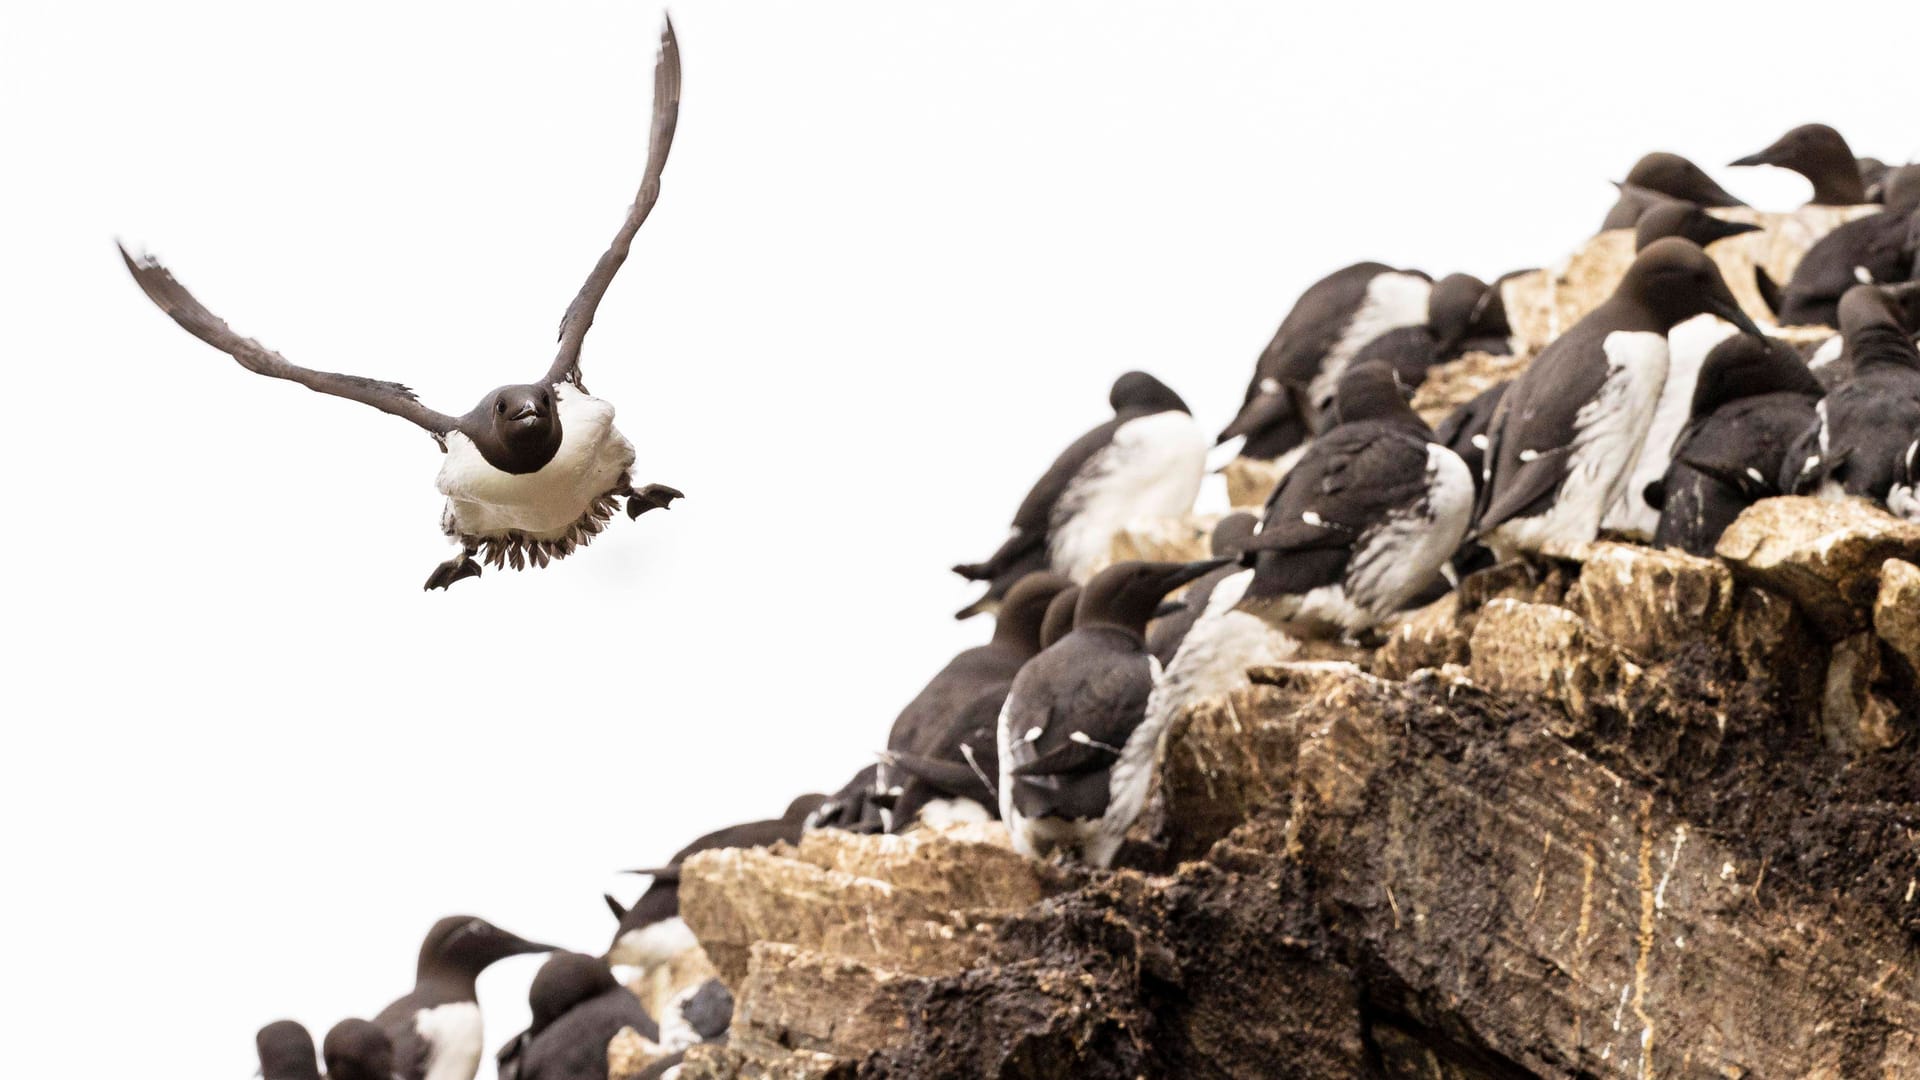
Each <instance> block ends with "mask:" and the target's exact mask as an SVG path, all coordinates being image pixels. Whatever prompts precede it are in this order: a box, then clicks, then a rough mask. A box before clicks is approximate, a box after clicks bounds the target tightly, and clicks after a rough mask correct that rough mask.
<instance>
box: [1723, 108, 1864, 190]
mask: <svg viewBox="0 0 1920 1080" xmlns="http://www.w3.org/2000/svg"><path fill="white" fill-rule="evenodd" d="M1732 164H1734V165H1775V166H1778V167H1780V168H1782V169H1792V170H1793V171H1794V172H1797V173H1799V174H1800V175H1801V176H1804V177H1806V178H1807V179H1808V180H1811V181H1813V201H1814V202H1816V203H1825V204H1828V205H1837V204H1853V203H1863V202H1866V201H1867V186H1866V184H1865V183H1863V182H1862V181H1861V179H1860V163H1859V162H1858V161H1857V160H1856V159H1855V158H1854V156H1853V148H1852V147H1850V146H1848V145H1847V140H1845V139H1843V138H1841V137H1840V133H1839V132H1837V131H1835V130H1833V129H1832V128H1830V127H1828V126H1827V125H1825V124H1801V125H1800V126H1799V127H1797V128H1794V129H1793V130H1792V131H1789V132H1787V133H1786V134H1785V135H1782V136H1780V137H1779V138H1778V139H1775V140H1774V141H1773V145H1772V146H1769V147H1767V148H1766V149H1765V150H1762V151H1760V152H1759V153H1757V154H1748V155H1747V156H1746V157H1743V158H1741V159H1740V160H1738V161H1735V162H1733V163H1732Z"/></svg>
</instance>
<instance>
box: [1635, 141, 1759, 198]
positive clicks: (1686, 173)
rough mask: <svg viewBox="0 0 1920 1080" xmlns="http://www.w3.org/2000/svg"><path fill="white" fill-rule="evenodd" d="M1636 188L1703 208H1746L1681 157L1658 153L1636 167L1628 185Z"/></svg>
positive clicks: (1642, 159) (1646, 157) (1704, 173)
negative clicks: (1694, 203) (1692, 203)
mask: <svg viewBox="0 0 1920 1080" xmlns="http://www.w3.org/2000/svg"><path fill="white" fill-rule="evenodd" d="M1626 182H1627V183H1628V184H1629V185H1632V186H1633V187H1641V188H1646V189H1648V190H1649V191H1657V192H1659V193H1660V194H1662V195H1665V196H1667V197H1668V198H1670V199H1685V200H1687V201H1688V202H1696V203H1699V204H1700V205H1702V206H1745V205H1746V203H1743V202H1741V201H1740V200H1739V199H1736V198H1734V197H1733V196H1732V195H1729V194H1728V193H1727V191H1726V189H1724V188H1722V187H1721V186H1720V185H1719V184H1716V183H1714V182H1713V177H1711V176H1708V175H1707V174H1706V172H1705V171H1703V170H1702V169H1701V168H1700V166H1698V165H1695V164H1694V163H1693V162H1691V161H1688V160H1687V159H1686V158H1683V157H1681V156H1680V155H1679V154H1669V153H1666V152H1664V151H1655V152H1653V153H1651V154H1648V155H1646V156H1645V157H1643V158H1641V159H1640V160H1639V161H1636V162H1634V163H1633V168H1632V169H1631V170H1629V171H1628V172H1627V181H1626Z"/></svg>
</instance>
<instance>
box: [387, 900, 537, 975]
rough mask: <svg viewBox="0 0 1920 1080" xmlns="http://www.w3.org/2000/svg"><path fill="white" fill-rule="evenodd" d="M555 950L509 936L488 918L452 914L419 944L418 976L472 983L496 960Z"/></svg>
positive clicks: (515, 936)
mask: <svg viewBox="0 0 1920 1080" xmlns="http://www.w3.org/2000/svg"><path fill="white" fill-rule="evenodd" d="M553 951H554V947H553V946H552V945H542V944H540V943H538V942H534V941H528V940H527V939H525V938H523V937H519V936H517V935H514V934H509V933H507V932H506V931H505V930H502V929H500V928H499V927H497V926H495V925H493V924H492V923H490V922H488V921H487V920H485V919H480V918H475V917H474V916H472V915H449V916H447V917H446V918H444V919H441V920H440V921H439V922H437V923H434V924H433V929H431V930H429V931H427V938H426V940H425V941H423V942H421V943H420V968H419V977H420V978H421V979H422V980H426V979H429V978H447V977H451V978H456V979H465V980H467V981H471V980H472V979H474V978H477V977H478V976H479V974H480V973H481V972H482V971H485V970H486V969H487V967H488V966H489V965H490V964H492V963H493V962H494V961H496V960H505V959H506V958H507V957H509V956H520V955H523V954H525V953H543V952H553Z"/></svg>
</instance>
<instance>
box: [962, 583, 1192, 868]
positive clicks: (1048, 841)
mask: <svg viewBox="0 0 1920 1080" xmlns="http://www.w3.org/2000/svg"><path fill="white" fill-rule="evenodd" d="M1225 564H1226V560H1221V559H1215V560H1210V561H1207V562H1198V563H1166V562H1122V563H1116V564H1114V565H1113V566H1110V567H1108V568H1106V569H1105V570H1102V571H1101V572H1100V573H1099V574H1097V575H1095V576H1094V578H1093V580H1092V581H1089V582H1088V583H1087V584H1086V585H1085V586H1084V587H1083V588H1082V589H1081V592H1080V602H1079V606H1078V608H1077V609H1076V610H1075V612H1074V626H1073V630H1072V631H1071V632H1069V633H1068V634H1067V636H1065V637H1063V638H1061V639H1060V640H1059V641H1058V642H1056V643H1055V644H1054V645H1053V646H1052V647H1050V648H1048V649H1046V650H1044V651H1043V652H1041V653H1040V655H1038V656H1036V657H1034V658H1033V659H1032V660H1030V661H1028V662H1027V664H1026V666H1025V667H1022V668H1021V669H1020V674H1019V675H1018V676H1016V677H1015V678H1014V680H1013V688H1012V690H1011V691H1009V692H1008V694H1007V702H1006V705H1005V706H1004V707H1003V708H1002V709H1001V711H1000V721H999V732H998V739H997V742H998V748H999V765H1000V773H999V784H998V788H999V795H1000V816H1001V818H1002V819H1003V820H1004V821H1005V822H1006V823H1007V828H1008V831H1009V832H1010V833H1011V834H1012V837H1013V846H1014V849H1015V850H1016V851H1019V852H1020V853H1021V854H1023V855H1027V856H1029V857H1039V856H1040V855H1042V854H1043V853H1045V852H1048V851H1057V852H1059V853H1061V854H1063V855H1067V856H1069V857H1072V856H1077V857H1079V858H1081V859H1083V860H1084V861H1086V862H1088V863H1091V864H1093V865H1095V866H1106V865H1109V864H1110V863H1111V862H1112V861H1113V857H1114V855H1115V854H1116V853H1117V852H1118V851H1119V850H1120V842H1121V840H1122V839H1124V838H1125V835H1126V831H1127V827H1128V826H1130V825H1131V824H1133V820H1134V819H1135V818H1136V817H1138V816H1139V814H1140V809H1141V807H1142V806H1143V805H1145V802H1146V797H1147V788H1148V786H1149V784H1150V783H1151V781H1152V774H1153V761H1154V756H1155V751H1156V748H1157V746H1158V743H1159V737H1160V731H1159V730H1158V729H1157V728H1156V727H1155V726H1154V725H1153V724H1150V723H1149V722H1148V720H1149V715H1148V712H1147V699H1148V697H1149V696H1150V695H1151V694H1152V692H1153V687H1154V684H1155V683H1156V682H1158V681H1159V678H1160V661H1158V660H1156V659H1154V657H1153V654H1152V653H1149V652H1148V651H1147V643H1146V640H1145V636H1144V635H1145V632H1146V627H1147V621H1148V620H1149V619H1150V618H1152V617H1153V613H1154V611H1155V610H1156V609H1157V608H1158V607H1159V606H1160V603H1161V601H1162V600H1163V599H1165V597H1166V595H1167V594H1168V593H1170V592H1172V591H1173V590H1175V589H1177V588H1179V587H1180V586H1182V585H1185V584H1187V583H1188V582H1190V581H1193V580H1194V579H1196V578H1199V577H1201V576H1203V575H1205V574H1207V573H1208V572H1210V571H1212V570H1215V569H1218V568H1219V567H1221V566H1222V565H1225Z"/></svg>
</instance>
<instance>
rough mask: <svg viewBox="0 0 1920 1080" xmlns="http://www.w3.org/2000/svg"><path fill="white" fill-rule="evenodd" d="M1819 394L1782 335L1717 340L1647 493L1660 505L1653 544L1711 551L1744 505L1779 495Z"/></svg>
mask: <svg viewBox="0 0 1920 1080" xmlns="http://www.w3.org/2000/svg"><path fill="white" fill-rule="evenodd" d="M1820 395H1821V388H1820V381H1819V380H1818V379H1816V378H1815V377H1814V375H1813V373H1812V372H1811V371H1809V370H1808V369H1807V365H1806V363H1805V362H1804V361H1802V360H1801V359H1800V356H1799V353H1797V352H1796V351H1795V350H1794V349H1793V347H1792V346H1791V345H1788V344H1786V343H1785V342H1781V341H1774V340H1770V339H1767V338H1759V337H1754V336H1752V335H1750V334H1738V335H1735V336H1734V337H1730V338H1728V339H1727V340H1725V341H1722V342H1721V343H1720V344H1718V345H1716V346H1714V348H1713V350H1712V351H1711V352H1709V353H1708V354H1707V357H1706V360H1705V361H1703V362H1702V363H1701V366H1700V378H1699V382H1698V383H1696V384H1695V387H1694V392H1693V403H1692V406H1691V409H1690V411H1689V414H1688V415H1689V417H1690V419H1689V420H1688V422H1687V426H1686V427H1685V428H1682V429H1681V431H1680V435H1679V437H1678V438H1677V439H1675V440H1674V445H1673V456H1672V459H1671V460H1670V462H1669V463H1668V465H1667V472H1666V475H1665V476H1664V477H1663V478H1662V479H1661V480H1660V481H1659V482H1658V483H1657V484H1656V485H1655V486H1654V487H1653V488H1650V489H1649V490H1648V492H1647V502H1648V503H1649V504H1650V505H1652V506H1653V507H1654V508H1655V509H1657V510H1659V511H1660V524H1659V526H1658V527H1657V528H1656V529H1655V530H1654V534H1653V542H1654V544H1655V545H1656V546H1659V547H1677V548H1680V549H1681V550H1683V551H1687V552H1689V553H1691V554H1694V555H1711V554H1712V553H1713V547H1714V544H1715V543H1717V542H1718V541H1719V539H1720V534H1721V533H1723V532H1725V531H1726V529H1727V526H1729V525H1731V524H1733V521H1734V519H1735V518H1737V517H1739V516H1740V512H1741V511H1743V510H1745V509H1746V508H1747V507H1749V506H1752V505H1753V504H1754V503H1756V502H1758V501H1759V500H1761V499H1763V498H1766V497H1768V496H1770V495H1777V494H1780V489H1779V476H1780V471H1781V468H1782V466H1783V464H1784V463H1785V461H1786V457H1787V453H1788V450H1789V448H1790V446H1791V445H1792V443H1793V442H1794V441H1795V440H1796V439H1797V438H1798V437H1799V436H1800V433H1801V432H1803V431H1805V430H1806V428H1807V427H1808V425H1809V424H1811V423H1813V422H1814V419H1815V416H1814V403H1815V402H1817V401H1819V400H1820Z"/></svg>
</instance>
